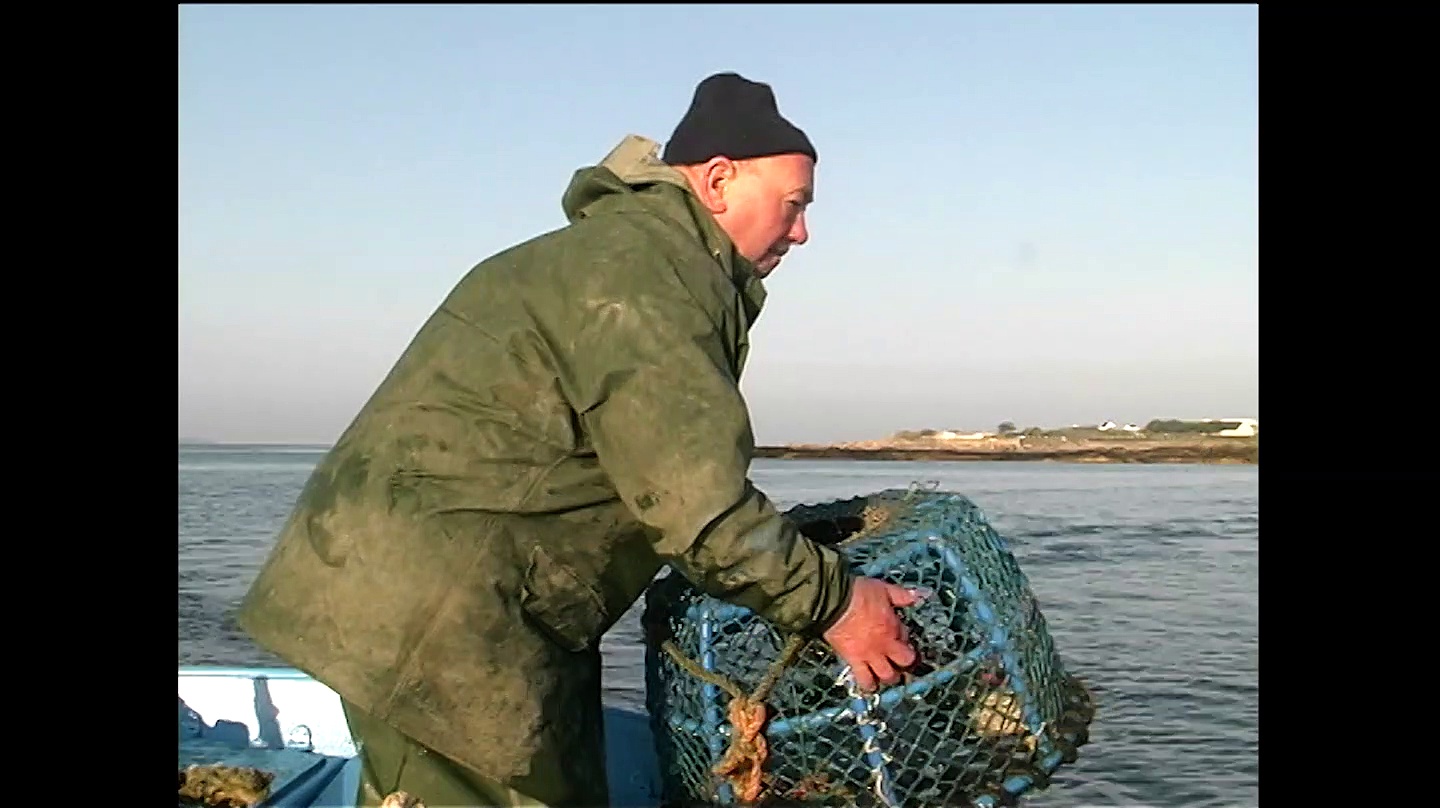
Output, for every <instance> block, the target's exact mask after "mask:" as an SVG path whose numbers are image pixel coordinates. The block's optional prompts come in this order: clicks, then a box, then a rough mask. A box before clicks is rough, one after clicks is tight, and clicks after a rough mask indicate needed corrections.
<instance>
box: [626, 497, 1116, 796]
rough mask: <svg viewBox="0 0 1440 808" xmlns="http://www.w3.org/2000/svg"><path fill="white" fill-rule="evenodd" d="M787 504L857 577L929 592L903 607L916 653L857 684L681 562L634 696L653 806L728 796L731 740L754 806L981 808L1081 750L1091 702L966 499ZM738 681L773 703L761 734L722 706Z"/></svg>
mask: <svg viewBox="0 0 1440 808" xmlns="http://www.w3.org/2000/svg"><path fill="white" fill-rule="evenodd" d="M788 515H789V516H790V517H791V518H792V519H793V520H795V521H796V522H797V523H799V524H800V525H801V529H802V532H804V533H805V534H806V535H807V536H810V537H811V538H812V539H815V540H817V541H822V542H824V543H827V544H831V545H832V546H835V547H837V548H838V549H840V550H841V551H842V552H843V553H844V554H845V555H846V557H847V558H848V559H849V560H850V563H851V566H852V569H854V570H856V571H857V572H859V573H862V574H865V575H869V576H873V577H877V578H883V579H885V580H889V581H891V582H894V583H897V584H900V585H902V586H908V587H923V588H926V589H929V590H931V591H933V592H934V593H935V595H934V596H932V597H930V598H929V599H927V600H925V601H923V602H921V603H920V604H917V605H915V606H912V607H909V608H906V609H902V610H900V612H901V617H902V619H903V620H904V621H905V622H906V624H907V626H908V628H909V630H910V635H911V639H912V642H914V643H915V646H916V650H917V651H919V654H920V661H919V664H918V665H917V666H916V668H915V669H914V670H913V671H912V672H911V673H910V674H908V675H907V676H906V679H905V681H903V682H902V683H900V684H899V685H896V686H894V687H890V688H887V689H882V690H881V691H880V692H879V693H876V694H870V695H868V696H867V695H865V694H861V693H859V691H857V690H855V689H854V684H853V681H852V680H850V679H849V677H848V676H843V675H842V674H843V673H844V667H843V664H842V663H841V662H839V660H838V659H837V658H836V657H835V656H834V654H833V652H831V651H830V649H829V647H828V646H827V645H826V644H825V643H824V642H822V641H813V642H809V643H804V642H803V641H801V640H799V639H798V638H792V637H785V636H781V635H780V634H778V633H777V632H776V631H775V630H774V629H773V628H771V627H770V625H769V624H768V623H766V622H765V621H763V620H761V619H759V618H758V617H756V616H755V615H754V614H753V613H751V612H749V611H748V610H746V609H743V608H740V607H737V606H732V605H729V604H727V603H725V602H723V601H720V600H716V599H714V598H711V597H709V596H706V595H704V594H703V593H701V592H699V591H698V590H697V589H695V588H694V586H692V585H691V584H690V583H689V582H688V581H687V580H686V579H684V578H683V577H681V576H680V575H678V574H675V573H671V574H669V575H667V576H666V577H664V578H662V579H660V580H658V581H656V582H655V583H654V584H653V585H652V586H651V588H650V590H649V592H648V593H647V596H646V607H645V614H644V618H643V620H644V625H645V629H646V645H647V650H646V691H647V693H646V698H647V702H648V706H649V710H650V715H651V722H652V726H653V730H654V735H655V739H656V751H657V753H658V756H659V762H660V769H661V778H662V782H663V785H664V795H663V799H664V804H665V805H667V806H704V805H716V804H720V805H724V804H735V803H738V802H740V801H741V800H740V797H741V796H742V795H744V794H745V792H746V790H747V781H746V778H745V776H744V775H745V771H744V767H743V766H739V767H735V768H737V769H738V771H736V772H734V773H733V774H731V775H730V776H722V775H721V774H718V773H717V772H716V769H717V767H721V763H722V760H725V759H726V757H727V752H729V753H730V755H731V756H732V757H733V756H734V755H735V754H736V753H737V752H749V753H751V754H750V755H749V756H748V759H749V760H750V761H752V762H753V761H754V760H756V759H757V758H756V757H755V755H754V753H755V752H756V747H757V746H758V747H760V755H759V757H760V758H761V759H763V765H762V766H761V768H760V771H761V772H762V773H761V774H760V776H759V781H760V782H761V783H763V785H762V786H761V796H760V801H761V802H763V803H765V804H805V805H837V806H890V807H891V808H901V807H902V806H903V807H904V808H912V806H913V808H920V806H937V805H974V806H977V807H978V808H994V807H995V806H1000V805H1009V804H1013V803H1014V802H1015V801H1016V800H1017V799H1018V798H1019V797H1020V796H1022V795H1024V794H1026V793H1027V792H1031V791H1034V790H1037V789H1043V788H1045V787H1047V785H1048V784H1049V777H1050V775H1051V774H1053V773H1054V771H1055V770H1056V769H1057V768H1059V767H1060V766H1061V765H1062V764H1065V763H1070V762H1073V761H1074V760H1075V759H1076V749H1077V748H1078V747H1079V746H1081V745H1082V744H1084V743H1085V742H1086V741H1087V739H1088V727H1089V724H1090V721H1091V720H1092V718H1093V716H1094V704H1093V702H1092V700H1091V697H1090V694H1089V692H1088V690H1087V689H1086V687H1085V686H1084V684H1083V683H1081V682H1080V681H1079V680H1078V679H1076V678H1075V677H1073V676H1070V675H1069V674H1067V673H1066V671H1065V669H1064V666H1063V665H1062V664H1061V661H1060V658H1059V655H1058V654H1057V653H1056V651H1055V648H1054V644H1053V642H1052V640H1051V637H1050V634H1049V632H1048V630H1047V629H1046V626H1045V620H1044V617H1043V616H1042V615H1041V612H1040V609H1039V607H1038V606H1037V605H1036V603H1035V598H1034V595H1033V594H1032V592H1031V591H1030V586H1029V582H1028V581H1027V579H1026V577H1025V575H1024V574H1023V573H1022V572H1021V571H1020V568H1019V566H1018V564H1017V563H1016V561H1015V558H1014V556H1013V555H1012V554H1011V552H1010V550H1009V548H1008V546H1007V545H1006V543H1005V541H1004V540H1003V539H1002V538H1001V537H1000V536H999V535H997V534H996V532H995V531H994V530H993V529H992V528H991V527H990V526H989V525H988V524H987V523H986V521H985V519H984V517H983V515H982V514H981V513H980V511H979V509H978V508H976V507H975V505H974V504H972V503H971V502H970V501H969V500H968V499H966V498H965V497H963V496H960V495H958V494H953V493H947V492H936V491H921V490H918V489H914V488H912V489H911V490H909V491H902V490H891V491H882V492H879V493H876V494H872V495H869V496H863V497H857V498H854V499H848V500H842V501H835V502H828V503H822V504H818V505H802V506H797V507H795V508H793V509H791V510H790V511H789V512H788ZM757 690H758V691H759V692H758V693H757ZM737 693H738V694H741V695H744V696H747V697H751V698H755V699H756V700H757V701H763V702H764V704H765V705H766V706H767V707H768V711H767V712H768V715H767V718H768V723H766V724H765V725H764V728H763V731H761V732H759V736H760V737H759V738H758V739H756V738H751V739H749V740H744V739H743V738H744V736H746V735H747V733H746V732H745V730H744V726H745V724H746V718H745V716H744V715H743V714H742V712H736V710H734V709H732V708H739V707H742V706H745V705H746V704H748V703H747V702H745V701H744V700H743V699H742V700H739V701H736V703H735V704H732V701H735V699H734V695H733V694H737ZM732 722H735V723H738V724H740V726H741V729H740V731H739V732H737V731H736V728H735V726H734V723H732ZM752 728H753V726H752ZM754 734H755V733H753V732H752V733H750V735H754ZM736 735H739V736H742V741H741V742H740V743H739V744H738V745H737V748H736V749H730V747H731V746H732V742H731V739H732V736H736ZM747 744H748V746H747ZM754 785H755V781H754V780H753V779H752V780H751V781H750V782H749V790H750V791H751V793H752V794H753V793H754Z"/></svg>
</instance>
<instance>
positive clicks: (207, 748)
mask: <svg viewBox="0 0 1440 808" xmlns="http://www.w3.org/2000/svg"><path fill="white" fill-rule="evenodd" d="M179 698H180V704H179V741H180V743H179V760H180V768H181V769H184V768H185V766H186V765H187V764H188V763H205V764H220V765H232V766H253V767H255V768H258V769H261V770H265V771H269V772H271V773H273V774H275V780H274V781H273V782H272V783H271V785H270V791H269V795H268V796H267V797H266V799H265V800H264V801H263V802H261V803H259V804H257V805H256V806H255V807H254V808H355V805H356V799H355V797H356V794H357V793H358V790H359V784H360V759H359V757H358V756H357V750H356V746H355V742H354V739H353V738H352V737H351V735H350V729H349V726H348V725H347V724H346V722H345V714H344V712H343V711H342V709H341V706H340V698H339V696H338V695H336V694H335V692H334V691H333V690H331V689H330V688H329V687H327V686H326V685H325V684H323V683H321V682H319V681H316V680H315V679H314V678H312V677H310V676H309V675H307V674H306V673H304V672H303V671H300V670H297V669H294V668H271V667H233V666H217V665H189V666H187V665H181V666H179ZM605 739H606V768H607V771H608V776H609V786H610V799H611V805H612V806H613V808H658V806H659V805H660V779H659V771H658V766H657V764H656V759H655V756H654V743H653V741H652V737H651V733H650V718H649V716H648V715H647V714H646V713H644V712H642V711H639V710H636V709H634V708H629V707H624V706H621V705H615V704H606V705H605Z"/></svg>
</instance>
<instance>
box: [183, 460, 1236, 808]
mask: <svg viewBox="0 0 1440 808" xmlns="http://www.w3.org/2000/svg"><path fill="white" fill-rule="evenodd" d="M320 456H321V450H319V449H308V448H304V447H295V448H275V447H263V448H260V447H230V446H227V447H202V446H193V447H192V446H181V447H180V546H179V568H180V580H179V622H180V646H179V663H180V664H182V665H190V664H226V665H283V664H284V663H283V662H282V661H280V660H276V659H274V658H272V657H270V656H269V655H268V654H266V653H265V652H263V651H261V650H259V649H257V648H256V647H255V646H254V645H253V644H251V643H250V641H249V640H247V639H246V638H245V637H244V635H243V634H242V633H241V632H240V631H239V630H237V629H236V628H235V626H234V624H233V622H232V619H231V613H232V611H233V609H234V608H235V605H236V604H237V603H238V601H239V599H240V598H241V596H243V595H244V593H245V590H246V588H247V587H248V586H249V583H250V581H251V580H252V578H253V577H254V575H255V574H256V572H257V571H258V569H259V565H260V564H261V562H262V561H263V560H264V557H265V554H266V552H267V550H268V549H269V546H270V544H271V542H272V541H273V539H274V535H275V532H276V531H277V530H278V529H279V528H280V525H281V523H282V522H283V521H284V519H285V517H286V516H287V514H288V511H289V509H290V506H291V505H292V503H293V502H294V499H295V497H296V495H297V494H298V493H299V491H300V488H301V486H303V484H304V482H305V479H306V477H307V475H308V474H309V473H310V470H311V469H312V468H313V467H314V465H315V463H316V462H317V461H318V460H319V459H320ZM753 478H754V479H755V482H756V484H757V485H758V486H759V487H760V488H761V489H762V490H764V491H765V492H766V493H767V494H768V495H769V496H770V497H771V498H773V499H774V500H775V501H776V502H777V503H779V504H780V505H781V506H782V507H788V506H790V505H794V504H797V503H800V502H818V501H824V500H830V499H836V498H841V497H848V496H854V495H856V494H862V493H867V492H870V491H875V490H878V489H881V488H890V487H905V486H907V485H909V484H910V483H912V482H916V481H919V482H929V481H937V482H939V484H940V486H941V487H942V488H945V489H948V490H952V491H957V492H959V493H962V494H964V495H966V496H968V497H969V498H970V499H972V500H973V501H975V503H976V504H978V505H979V506H980V507H981V508H982V509H983V510H984V511H985V513H986V515H987V516H988V517H989V519H990V521H991V523H992V524H993V525H994V526H995V528H996V529H997V530H998V531H999V532H1000V533H1001V534H1002V535H1004V536H1006V537H1007V538H1008V539H1010V541H1011V542H1012V544H1013V545H1014V549H1015V553H1016V556H1017V557H1018V558H1019V560H1020V564H1021V566H1022V567H1023V568H1024V570H1025V572H1026V574H1027V575H1028V576H1029V578H1030V581H1031V584H1032V586H1033V587H1034V588H1035V591H1036V595H1037V597H1038V598H1039V600H1040V603H1041V606H1042V608H1043V609H1044V612H1045V617H1046V620H1047V621H1048V622H1049V625H1050V628H1051V630H1052V632H1053V633H1054V635H1055V639H1056V643H1057V644H1058V646H1059V648H1060V650H1061V652H1062V655H1063V656H1064V657H1065V660H1066V664H1067V665H1068V666H1069V667H1070V668H1071V670H1073V671H1074V672H1076V673H1078V674H1080V675H1082V676H1084V677H1086V679H1087V680H1088V681H1089V682H1091V683H1092V684H1093V685H1094V686H1095V689H1096V692H1097V695H1098V697H1099V699H1100V709H1101V712H1100V714H1099V716H1098V717H1097V719H1096V723H1095V726H1094V727H1093V728H1092V731H1091V741H1090V744H1089V745H1088V746H1086V747H1083V748H1082V750H1081V758H1080V761H1079V762H1078V763H1077V764H1076V765H1074V766H1071V767H1066V768H1065V769H1062V771H1061V773H1060V775H1059V776H1057V777H1056V779H1055V783H1054V785H1053V786H1052V787H1051V788H1050V790H1049V791H1047V792H1044V793H1043V794H1041V795H1039V796H1037V797H1036V798H1034V799H1031V800H1028V801H1027V804H1029V805H1033V806H1037V807H1038V808H1045V807H1046V806H1051V807H1053V808H1062V807H1064V808H1077V807H1078V806H1100V805H1105V806H1120V805H1124V806H1142V805H1143V806H1157V807H1158V806H1166V807H1169V806H1174V807H1176V808H1244V807H1245V806H1255V805H1258V804H1259V760H1258V754H1259V729H1258V720H1259V719H1258V701H1259V694H1260V691H1259V674H1260V661H1259V654H1260V650H1259V591H1258V587H1259V563H1260V556H1259V553H1260V531H1259V485H1258V468H1257V467H1254V466H1140V465H1136V466H1104V465H1094V466H1091V465H1067V464H1048V463H1029V462H1019V463H1014V462H1012V463H912V462H857V461H846V460H833V461H829V460H827V461H799V460H759V461H757V462H756V464H755V468H754V473H753ZM639 613H640V606H639V605H637V606H636V608H634V609H632V610H631V612H630V613H629V614H627V615H626V616H625V618H624V619H622V620H621V622H620V624H619V625H618V626H616V628H615V629H614V630H612V631H611V633H610V634H609V635H608V636H607V637H606V639H605V642H604V645H603V648H604V651H605V655H606V671H605V674H606V690H607V693H608V697H609V698H610V699H611V700H613V701H615V702H618V703H621V704H626V705H629V706H632V707H638V708H640V709H643V707H644V679H643V671H644V651H643V646H642V641H641V635H640V631H639Z"/></svg>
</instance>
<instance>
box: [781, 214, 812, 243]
mask: <svg viewBox="0 0 1440 808" xmlns="http://www.w3.org/2000/svg"><path fill="white" fill-rule="evenodd" d="M785 238H786V240H788V241H789V242H790V243H791V244H804V243H805V242H807V241H809V240H810V229H809V228H808V227H806V226H805V214H803V213H802V214H800V215H799V216H796V217H795V224H794V225H793V226H791V228H790V232H789V233H786V234H785Z"/></svg>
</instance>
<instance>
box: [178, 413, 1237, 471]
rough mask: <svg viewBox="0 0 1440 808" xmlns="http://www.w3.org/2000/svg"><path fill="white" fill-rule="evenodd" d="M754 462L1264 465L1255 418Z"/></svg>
mask: <svg viewBox="0 0 1440 808" xmlns="http://www.w3.org/2000/svg"><path fill="white" fill-rule="evenodd" d="M180 446H181V447H182V448H183V447H186V446H189V447H213V448H225V449H231V450H234V449H244V448H247V447H253V448H279V447H284V448H288V449H300V450H306V451H325V450H327V449H329V448H330V447H329V446H328V445H325V444H265V443H224V442H214V441H208V440H203V439H197V438H181V439H180ZM755 457H763V458H777V459H782V460H812V459H813V460H820V459H831V460H894V461H903V460H918V461H942V460H945V461H967V460H969V461H1032V462H1034V461H1048V462H1058V463H1202V464H1216V465H1259V463H1260V434H1259V422H1258V421H1256V420H1254V419H1228V420H1217V419H1206V420H1195V421H1179V420H1167V421H1158V420H1157V421H1151V422H1150V423H1148V424H1146V425H1145V426H1143V427H1140V426H1136V425H1134V424H1126V425H1125V426H1117V425H1115V424H1113V423H1110V422H1106V423H1105V424H1101V425H1099V426H1071V427H1067V428H1063V429H1040V428H1038V427H1030V428H1028V429H1024V430H1017V429H1015V427H1014V426H1013V425H1012V424H1010V423H1008V422H1007V423H1004V424H1001V425H1000V428H999V429H997V430H996V431H995V432H971V433H959V432H955V431H952V430H935V429H922V430H918V431H904V432H897V433H895V434H894V435H891V436H890V437H888V438H883V439H880V440H866V441H856V442H852V443H827V444H817V443H791V444H783V445H779V446H759V447H756V450H755Z"/></svg>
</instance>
